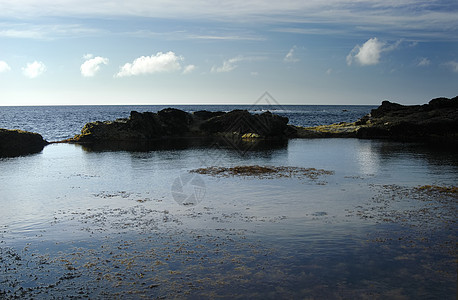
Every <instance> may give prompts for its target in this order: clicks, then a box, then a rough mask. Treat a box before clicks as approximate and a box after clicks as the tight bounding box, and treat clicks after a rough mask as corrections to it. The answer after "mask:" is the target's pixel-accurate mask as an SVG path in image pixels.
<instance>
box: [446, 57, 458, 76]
mask: <svg viewBox="0 0 458 300" xmlns="http://www.w3.org/2000/svg"><path fill="white" fill-rule="evenodd" d="M445 65H446V66H448V67H449V68H450V69H451V70H452V71H453V72H455V73H458V61H454V60H452V61H449V62H447V63H445Z"/></svg>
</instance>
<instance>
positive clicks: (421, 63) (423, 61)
mask: <svg viewBox="0 0 458 300" xmlns="http://www.w3.org/2000/svg"><path fill="white" fill-rule="evenodd" d="M430 64H431V61H430V60H429V59H428V58H426V57H422V58H421V59H420V60H419V61H418V64H417V66H419V67H426V66H429V65H430Z"/></svg>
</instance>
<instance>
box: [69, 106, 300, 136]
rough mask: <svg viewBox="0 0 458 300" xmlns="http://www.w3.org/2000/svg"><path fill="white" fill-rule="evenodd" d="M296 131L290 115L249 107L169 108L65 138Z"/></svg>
mask: <svg viewBox="0 0 458 300" xmlns="http://www.w3.org/2000/svg"><path fill="white" fill-rule="evenodd" d="M292 134H295V130H294V129H292V128H291V127H289V126H288V118H286V117H281V116H277V115H273V114H272V113H270V112H265V113H262V114H250V113H249V112H248V111H246V110H234V111H231V112H228V113H225V112H209V111H197V112H194V113H192V114H191V113H187V112H184V111H182V110H179V109H174V108H167V109H164V110H161V111H159V112H157V113H152V112H144V113H139V112H136V111H132V112H131V114H130V117H129V118H127V119H118V120H116V121H105V122H92V123H88V124H86V125H85V126H84V127H83V129H82V130H81V134H79V135H76V136H75V137H74V138H72V139H69V140H66V141H65V142H75V143H100V142H107V141H127V142H128V141H135V142H140V141H152V140H157V139H171V138H195V137H205V138H208V137H230V138H240V139H241V138H242V137H243V138H247V137H249V138H250V139H253V138H256V139H284V138H287V137H288V136H290V135H292Z"/></svg>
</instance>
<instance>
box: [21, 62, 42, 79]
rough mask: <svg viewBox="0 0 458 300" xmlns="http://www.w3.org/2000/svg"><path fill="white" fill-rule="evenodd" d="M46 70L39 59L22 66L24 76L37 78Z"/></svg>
mask: <svg viewBox="0 0 458 300" xmlns="http://www.w3.org/2000/svg"><path fill="white" fill-rule="evenodd" d="M45 71H46V66H45V64H44V63H42V62H41V61H34V62H33V63H28V64H27V66H26V67H24V68H22V72H23V74H24V76H26V77H29V78H37V77H38V76H40V75H41V74H43V73H44V72H45Z"/></svg>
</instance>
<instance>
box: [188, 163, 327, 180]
mask: <svg viewBox="0 0 458 300" xmlns="http://www.w3.org/2000/svg"><path fill="white" fill-rule="evenodd" d="M189 172H192V173H198V174H202V175H211V176H216V177H231V176H241V177H256V178H262V179H273V178H292V177H296V178H299V179H301V178H308V179H312V180H317V179H318V178H319V177H320V176H324V175H333V174H334V171H328V170H323V169H315V168H300V167H287V166H259V165H250V166H235V167H208V168H199V169H194V170H190V171H189Z"/></svg>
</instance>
